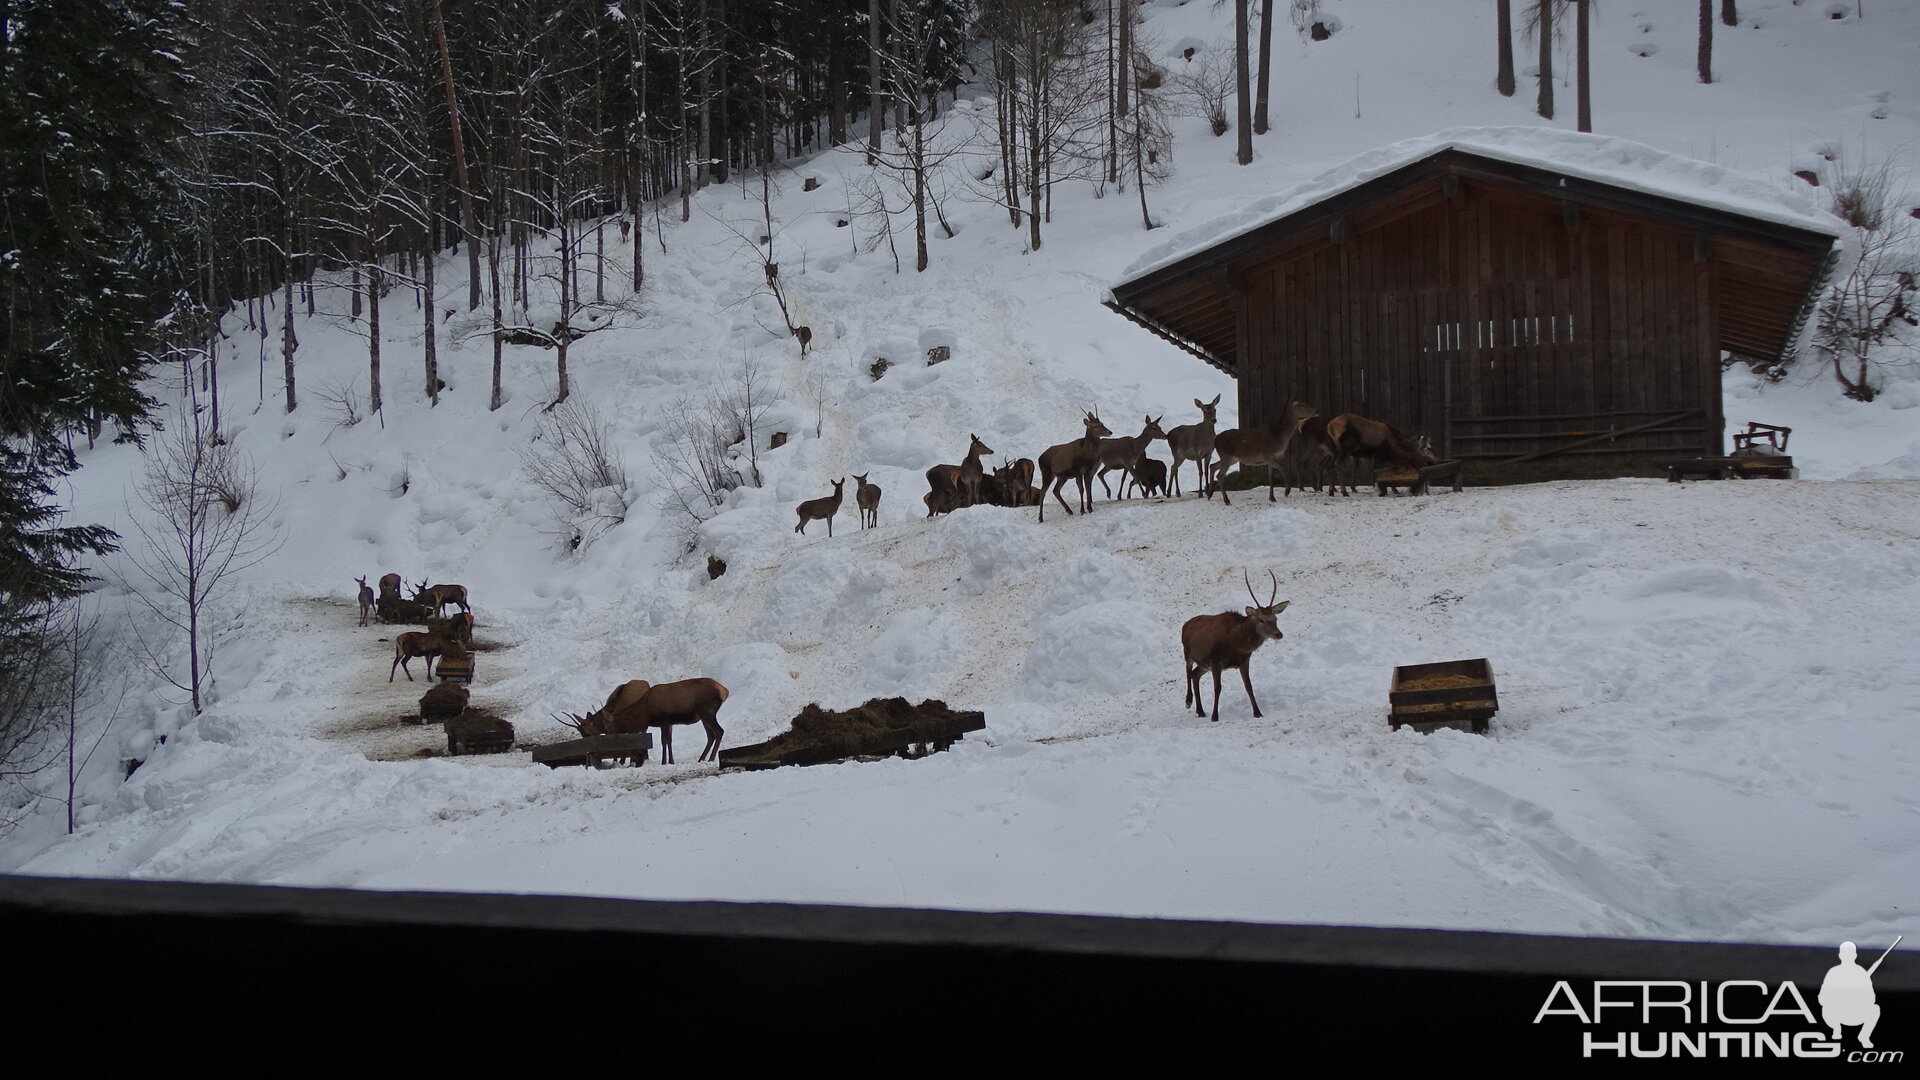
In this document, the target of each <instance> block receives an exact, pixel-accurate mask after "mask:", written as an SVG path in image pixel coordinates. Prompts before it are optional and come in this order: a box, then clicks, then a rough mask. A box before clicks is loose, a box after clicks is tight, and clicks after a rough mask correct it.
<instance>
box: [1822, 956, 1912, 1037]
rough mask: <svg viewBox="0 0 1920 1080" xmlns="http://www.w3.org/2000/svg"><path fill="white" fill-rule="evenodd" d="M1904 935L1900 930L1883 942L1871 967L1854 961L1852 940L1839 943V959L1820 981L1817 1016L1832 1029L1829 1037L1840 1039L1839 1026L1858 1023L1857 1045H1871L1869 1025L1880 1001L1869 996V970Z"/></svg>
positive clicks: (1877, 1018) (1877, 965)
mask: <svg viewBox="0 0 1920 1080" xmlns="http://www.w3.org/2000/svg"><path fill="white" fill-rule="evenodd" d="M1906 937H1907V936H1906V935H1905V934H1901V935H1900V936H1899V937H1897V938H1894V939H1893V944H1892V945H1889V946H1887V951H1886V952H1883V953H1881V954H1880V960H1875V961H1874V962H1873V966H1872V967H1870V968H1865V969H1862V968H1861V967H1860V965H1859V964H1856V963H1854V960H1853V958H1854V956H1855V955H1856V952H1855V950H1854V947H1853V942H1851V941H1843V942H1841V943H1840V962H1839V963H1837V964H1835V965H1833V966H1832V967H1831V968H1828V969H1827V977H1826V978H1825V979H1823V980H1821V983H1820V1019H1821V1020H1822V1021H1824V1022H1825V1023H1826V1025H1827V1029H1828V1030H1829V1031H1831V1032H1832V1033H1833V1041H1835V1042H1839V1041H1840V1029H1841V1028H1843V1027H1853V1026H1854V1025H1856V1024H1857V1025H1859V1027H1860V1045H1861V1046H1862V1047H1863V1048H1865V1049H1868V1050H1871V1049H1873V1027H1874V1025H1875V1024H1878V1023H1879V1022H1880V1005H1879V1003H1878V1002H1877V1001H1875V1000H1874V997H1873V973H1874V972H1876V971H1878V970H1880V962H1881V960H1885V959H1886V958H1887V955H1888V953H1891V952H1893V950H1894V948H1895V947H1896V946H1898V945H1899V944H1900V943H1901V942H1902V941H1905V940H1906Z"/></svg>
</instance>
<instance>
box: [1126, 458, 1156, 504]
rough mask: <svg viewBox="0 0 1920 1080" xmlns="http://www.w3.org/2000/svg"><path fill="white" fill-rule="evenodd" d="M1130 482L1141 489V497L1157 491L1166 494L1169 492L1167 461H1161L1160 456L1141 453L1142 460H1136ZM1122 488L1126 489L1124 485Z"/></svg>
mask: <svg viewBox="0 0 1920 1080" xmlns="http://www.w3.org/2000/svg"><path fill="white" fill-rule="evenodd" d="M1128 482H1129V483H1131V484H1133V485H1134V486H1136V487H1138V488H1139V489H1140V497H1141V498H1143V499H1144V498H1147V497H1148V496H1150V495H1152V494H1153V493H1154V492H1156V491H1157V492H1159V493H1160V494H1162V495H1165V494H1166V493H1167V463H1166V462H1164V461H1161V460H1160V459H1159V458H1151V457H1148V456H1146V455H1145V454H1142V455H1140V460H1139V461H1136V462H1134V465H1133V476H1132V477H1131V478H1130V479H1129V481H1128ZM1121 490H1122V491H1125V490H1126V488H1125V486H1124V485H1123V486H1122V488H1121Z"/></svg>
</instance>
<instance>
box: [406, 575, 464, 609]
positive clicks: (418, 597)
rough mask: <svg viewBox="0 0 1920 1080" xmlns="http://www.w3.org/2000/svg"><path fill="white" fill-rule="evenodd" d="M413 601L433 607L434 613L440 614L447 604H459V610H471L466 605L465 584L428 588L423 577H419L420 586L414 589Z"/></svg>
mask: <svg viewBox="0 0 1920 1080" xmlns="http://www.w3.org/2000/svg"><path fill="white" fill-rule="evenodd" d="M413 602H414V603H416V604H426V605H428V606H429V607H431V608H433V613H434V614H435V615H438V614H440V611H441V609H442V608H445V607H446V606H447V605H448V604H458V605H460V610H461V611H466V612H471V611H472V610H473V609H472V608H470V607H468V606H467V587H466V586H465V585H435V586H433V587H432V588H428V587H427V583H426V580H425V579H424V578H423V579H421V582H420V587H419V588H418V589H416V590H415V591H414V594H413Z"/></svg>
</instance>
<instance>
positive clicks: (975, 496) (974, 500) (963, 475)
mask: <svg viewBox="0 0 1920 1080" xmlns="http://www.w3.org/2000/svg"><path fill="white" fill-rule="evenodd" d="M967 438H968V439H970V440H972V441H971V442H969V443H968V444H967V456H966V457H965V458H964V459H962V460H961V462H960V492H961V497H962V501H961V503H960V505H961V506H978V505H980V478H981V477H982V476H984V475H985V472H986V470H985V469H984V468H982V466H981V464H980V458H981V455H983V454H991V453H994V450H993V448H992V447H990V446H988V445H987V444H986V443H983V442H981V441H980V436H978V435H974V434H972V433H968V435H967Z"/></svg>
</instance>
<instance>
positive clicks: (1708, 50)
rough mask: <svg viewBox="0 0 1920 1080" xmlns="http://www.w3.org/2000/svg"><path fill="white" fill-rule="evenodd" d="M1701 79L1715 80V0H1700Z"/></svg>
mask: <svg viewBox="0 0 1920 1080" xmlns="http://www.w3.org/2000/svg"><path fill="white" fill-rule="evenodd" d="M1695 66H1696V67H1697V68H1698V69H1699V73H1700V81H1701V82H1703V83H1710V82H1712V81H1713V0H1700V48H1699V53H1698V55H1697V57H1696V65H1695Z"/></svg>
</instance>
